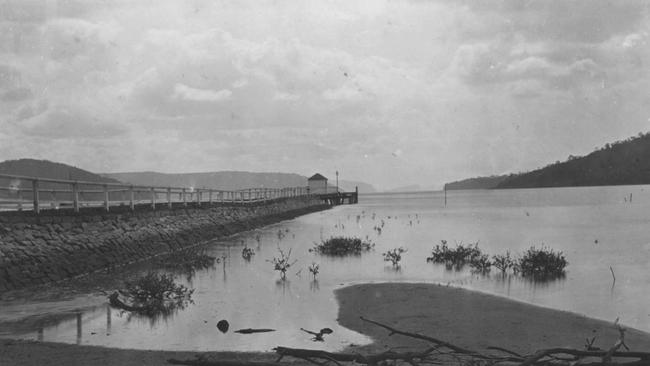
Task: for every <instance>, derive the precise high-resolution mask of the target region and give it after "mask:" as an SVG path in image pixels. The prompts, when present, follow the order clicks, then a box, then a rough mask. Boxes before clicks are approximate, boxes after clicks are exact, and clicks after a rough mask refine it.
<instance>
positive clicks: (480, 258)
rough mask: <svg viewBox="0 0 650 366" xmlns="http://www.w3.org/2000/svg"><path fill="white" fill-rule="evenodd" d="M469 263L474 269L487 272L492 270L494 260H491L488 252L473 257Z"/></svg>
mask: <svg viewBox="0 0 650 366" xmlns="http://www.w3.org/2000/svg"><path fill="white" fill-rule="evenodd" d="M469 265H470V267H472V270H473V271H475V272H482V273H485V272H490V269H491V267H492V262H490V257H489V256H488V255H487V254H480V255H477V256H474V257H472V258H471V259H470V262H469Z"/></svg>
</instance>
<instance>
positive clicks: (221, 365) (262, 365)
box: [167, 358, 278, 366]
mask: <svg viewBox="0 0 650 366" xmlns="http://www.w3.org/2000/svg"><path fill="white" fill-rule="evenodd" d="M167 363H170V364H172V365H190V366H278V364H277V363H275V362H259V361H228V360H202V359H196V360H177V359H174V358H170V359H168V360H167Z"/></svg>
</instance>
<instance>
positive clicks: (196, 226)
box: [0, 197, 330, 292]
mask: <svg viewBox="0 0 650 366" xmlns="http://www.w3.org/2000/svg"><path fill="white" fill-rule="evenodd" d="M329 207H330V206H327V205H323V204H322V203H321V202H320V200H317V199H310V198H305V197H299V198H286V199H281V200H276V201H273V202H268V203H265V204H259V205H251V206H248V205H247V206H236V205H232V206H205V205H204V206H201V207H193V208H175V209H160V210H159V209H157V210H155V211H153V210H151V209H149V210H136V211H135V212H124V213H101V212H95V213H84V212H82V213H81V214H76V215H73V214H61V213H57V212H52V213H51V214H49V215H48V214H47V213H46V214H42V215H40V216H34V215H29V214H21V213H15V214H3V215H0V292H3V291H7V290H13V289H19V288H23V287H27V286H31V285H36V284H43V283H48V282H53V281H59V280H62V279H65V278H69V277H74V276H78V275H82V274H86V273H90V272H93V271H96V270H99V269H102V268H106V267H108V266H118V265H123V264H127V263H130V262H134V261H138V260H143V259H146V258H148V257H151V256H153V255H157V254H161V253H165V252H170V251H174V250H178V249H182V248H186V247H189V246H192V245H196V244H198V243H199V242H202V241H205V240H209V239H213V238H217V237H222V236H227V235H231V234H234V233H237V232H241V231H245V230H249V229H252V228H255V227H260V226H264V225H268V224H271V223H274V222H278V221H281V220H285V219H289V218H293V217H296V216H300V215H303V214H306V213H309V212H314V211H319V210H323V209H326V208H329Z"/></svg>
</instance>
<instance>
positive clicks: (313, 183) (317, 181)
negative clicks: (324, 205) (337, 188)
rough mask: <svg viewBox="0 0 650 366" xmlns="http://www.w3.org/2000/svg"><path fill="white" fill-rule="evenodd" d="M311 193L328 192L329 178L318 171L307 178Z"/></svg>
mask: <svg viewBox="0 0 650 366" xmlns="http://www.w3.org/2000/svg"><path fill="white" fill-rule="evenodd" d="M307 186H308V187H309V193H327V178H325V177H323V176H322V175H320V174H318V173H316V174H314V175H312V176H311V177H310V178H309V179H307Z"/></svg>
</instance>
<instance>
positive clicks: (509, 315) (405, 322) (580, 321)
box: [335, 282, 650, 354]
mask: <svg viewBox="0 0 650 366" xmlns="http://www.w3.org/2000/svg"><path fill="white" fill-rule="evenodd" d="M335 294H336V298H337V300H338V301H339V313H338V321H339V324H341V325H343V326H345V327H347V328H349V329H352V330H354V331H357V332H360V333H363V334H365V335H368V336H370V337H371V338H372V339H373V340H374V342H373V343H372V344H370V345H367V346H362V347H359V348H357V349H356V350H357V351H358V350H362V351H365V352H382V351H386V350H387V349H389V348H393V347H405V348H413V347H414V346H416V348H418V347H417V346H418V345H419V347H420V348H419V349H421V347H422V346H423V345H426V344H427V343H422V342H418V341H416V340H413V339H409V338H406V337H401V336H392V337H391V336H390V335H389V332H388V331H386V330H385V329H382V328H380V327H377V326H375V325H372V324H369V323H366V322H363V321H362V320H361V319H359V316H364V317H366V318H369V319H372V320H375V321H378V322H381V323H384V324H387V325H389V326H392V327H394V328H396V329H399V330H402V331H407V332H415V333H422V334H425V335H429V336H432V337H436V338H438V339H441V340H444V341H447V342H450V343H452V344H456V345H458V346H462V347H466V348H470V349H475V350H477V351H484V350H486V348H487V347H490V346H500V347H505V348H508V349H511V350H514V351H516V352H519V353H522V354H527V353H533V352H535V351H537V350H539V349H544V348H551V347H569V348H575V349H583V348H584V344H585V338H587V337H588V338H591V337H594V336H595V337H596V342H595V344H594V345H596V346H599V347H601V348H609V347H611V346H612V345H613V344H614V342H616V340H617V339H618V331H617V329H616V327H615V326H614V323H613V320H612V322H607V321H603V320H600V319H594V318H589V317H587V316H586V315H582V314H577V313H573V312H568V311H562V310H556V309H551V308H547V307H542V306H537V305H534V304H529V303H525V302H521V301H517V300H512V299H508V298H505V297H500V296H497V295H492V294H487V293H484V292H479V291H471V290H467V289H464V288H459V287H446V286H442V285H436V284H425V283H390V282H389V283H376V284H360V285H352V286H348V287H345V288H341V289H337V290H336V292H335ZM626 343H627V344H628V345H629V346H630V347H631V348H632V349H633V350H650V333H646V332H643V331H640V330H637V329H634V328H627V332H626Z"/></svg>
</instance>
